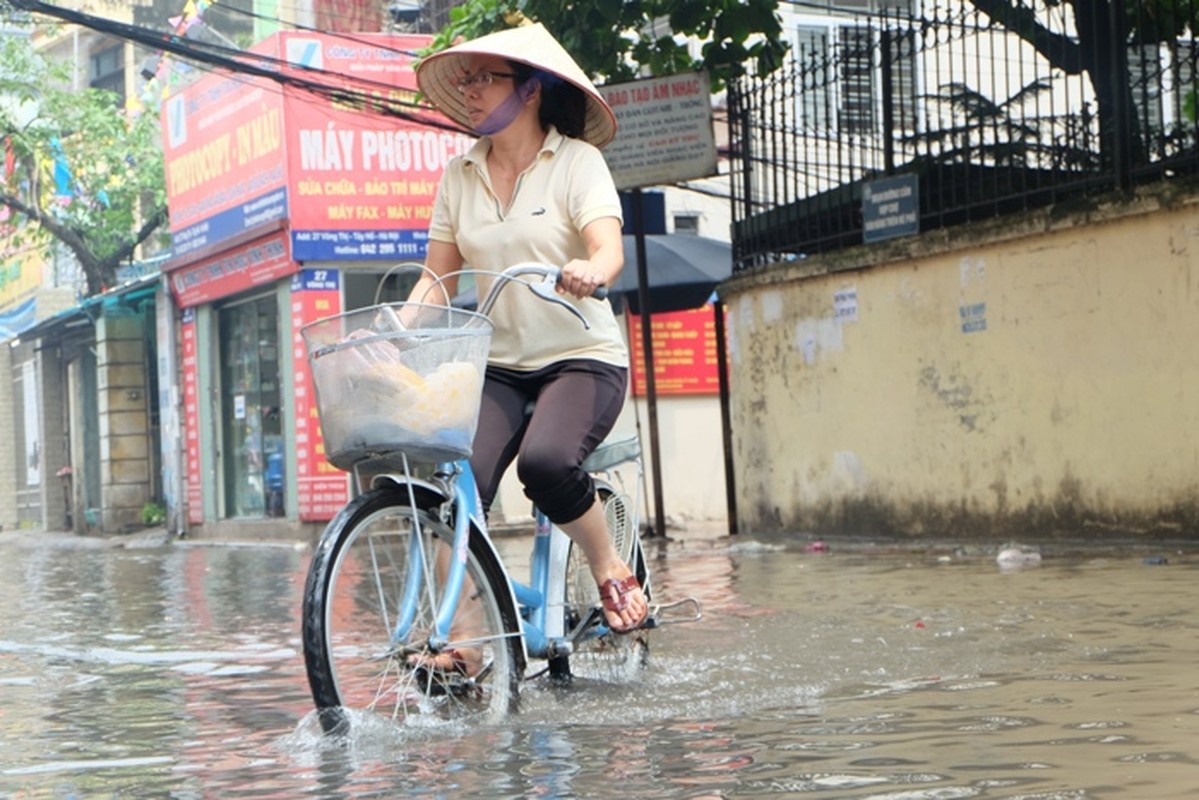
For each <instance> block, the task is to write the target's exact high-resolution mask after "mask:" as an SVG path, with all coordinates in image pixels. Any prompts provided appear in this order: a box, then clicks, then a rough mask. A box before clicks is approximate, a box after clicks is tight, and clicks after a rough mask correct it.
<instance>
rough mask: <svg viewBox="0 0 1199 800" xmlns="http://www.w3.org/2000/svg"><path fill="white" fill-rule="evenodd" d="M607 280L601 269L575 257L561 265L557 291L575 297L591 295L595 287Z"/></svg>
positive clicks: (594, 291) (602, 284)
mask: <svg viewBox="0 0 1199 800" xmlns="http://www.w3.org/2000/svg"><path fill="white" fill-rule="evenodd" d="M607 282H608V279H607V276H606V275H605V274H604V272H603V270H601V269H600V268H599V267H597V266H596V265H595V264H593V263H591V262H590V261H587V260H585V259H581V258H576V259H574V260H573V261H569V262H567V263H566V265H565V266H563V267H562V274H561V277H560V278H559V279H558V293H559V294H570V295H574V296H575V297H579V298H582V297H591V296H592V295H593V294H595V293H596V289H598V288H599V287H601V286H604V285H605V284H606V283H607Z"/></svg>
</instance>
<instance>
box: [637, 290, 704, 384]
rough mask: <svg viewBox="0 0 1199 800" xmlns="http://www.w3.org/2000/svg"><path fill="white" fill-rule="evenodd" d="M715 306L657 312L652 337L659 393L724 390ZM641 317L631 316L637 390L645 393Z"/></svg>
mask: <svg viewBox="0 0 1199 800" xmlns="http://www.w3.org/2000/svg"><path fill="white" fill-rule="evenodd" d="M712 313H713V312H712V306H710V305H707V306H703V307H701V308H696V309H691V310H689V311H671V312H667V313H662V314H653V315H652V316H651V318H650V338H651V341H652V342H653V348H654V388H655V389H656V390H657V393H658V394H675V395H680V394H715V393H717V392H719V391H720V380H719V377H718V374H717V369H716V321H715V319H713V317H712ZM641 330H642V327H641V317H639V316H636V315H630V316H629V349H630V350H631V351H632V378H633V394H634V395H635V396H637V397H645V395H646V380H645V352H644V349H643V347H642V338H641V336H642V334H641Z"/></svg>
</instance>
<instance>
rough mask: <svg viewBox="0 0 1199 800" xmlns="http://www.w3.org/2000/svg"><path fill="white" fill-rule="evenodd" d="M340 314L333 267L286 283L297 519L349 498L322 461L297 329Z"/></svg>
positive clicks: (311, 517)
mask: <svg viewBox="0 0 1199 800" xmlns="http://www.w3.org/2000/svg"><path fill="white" fill-rule="evenodd" d="M338 313H341V275H340V273H339V272H338V271H337V270H335V269H306V270H302V271H301V272H300V273H299V274H297V275H296V276H295V277H294V278H293V279H292V285H291V318H292V367H293V369H294V374H295V376H296V387H295V407H296V480H297V481H298V484H299V501H300V502H299V504H300V519H302V520H305V521H324V520H329V519H333V516H334V515H335V514H336V513H337V512H338V511H339V510H340V509H341V507H342V506H343V505H345V504H346V503H347V502H349V500H350V480H349V476H348V475H347V474H346V473H345V472H342V471H341V470H339V469H337V468H336V467H334V466H333V465H332V464H330V463H329V462H328V461H327V460H326V459H325V442H324V439H323V438H322V437H321V426H320V416H319V414H318V412H317V405H316V391H315V389H314V388H313V385H312V372H311V370H309V368H308V351H307V348H306V347H305V346H304V337H303V336H302V335H301V333H300V331H301V329H302V328H303V327H304V326H305V325H307V324H308V323H310V322H315V321H316V320H318V319H321V318H322V317H328V316H332V315H334V314H338Z"/></svg>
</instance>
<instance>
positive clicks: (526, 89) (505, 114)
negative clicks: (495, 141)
mask: <svg viewBox="0 0 1199 800" xmlns="http://www.w3.org/2000/svg"><path fill="white" fill-rule="evenodd" d="M537 85H538V84H537V79H536V78H533V79H530V80H528V81H525V82H524V83H522V84H521V85H520V86H519V87H517V89H516V91H515V92H513V93H512V94H510V95H508V96H507V97H506V98H505V99H504V102H502V103H500V104H499V105H498V106H496V107H495V110H493V111H492V112H491V113H490V114H488V115H487V117H486V118H485V119H484V120H483V121H482V122H480V123H479V124H478V126H476V127H475V130H476V131H477V132H478V133H481V134H483V135H484V136H490V135H491V134H493V133H499V132H500V131H502V130H503V129H504V128H507V127H508V126H509V125H511V124H512V123H513V121H515V120H516V118H517V117H519V116H520V112H521V111H523V110H524V107H525V101H526V100H528V99H529V96H530V95H532V94H533V90H534V89H535V88H536V86H537Z"/></svg>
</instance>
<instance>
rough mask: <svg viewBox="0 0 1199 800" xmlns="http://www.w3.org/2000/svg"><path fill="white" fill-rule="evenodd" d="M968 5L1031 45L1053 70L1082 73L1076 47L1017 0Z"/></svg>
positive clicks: (982, 0)
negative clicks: (1041, 21) (1054, 68)
mask: <svg viewBox="0 0 1199 800" xmlns="http://www.w3.org/2000/svg"><path fill="white" fill-rule="evenodd" d="M1083 1H1084V2H1093V0H1083ZM970 3H971V4H972V5H973V6H974V7H975V8H977V9H978V10H979V11H981V12H982V13H984V14H986V15H987V16H988V17H990V18H991V19H992V20H994V21H995V22H998V23H999V24H1000V25H1002V26H1003V27H1005V28H1007V29H1008V30H1009V31H1011V32H1012V33H1014V34H1016V35H1017V36H1019V37H1020V38H1021V39H1023V40H1024V41H1026V42H1028V43H1029V44H1030V45H1032V46H1033V48H1034V49H1035V50H1036V51H1037V52H1038V53H1040V54H1041V55H1042V56H1043V57H1044V58H1045V59H1046V60H1047V61H1048V62H1049V63H1050V64H1052V65H1053V66H1055V67H1057V68H1059V69H1061V70H1064V71H1065V72H1067V73H1068V74H1070V75H1079V74H1081V73H1082V72H1083V71H1084V70H1085V69H1086V66H1085V64H1084V63H1083V58H1082V51H1081V48H1080V47H1079V46H1078V43H1077V42H1076V41H1074V40H1073V39H1071V38H1070V37H1069V36H1065V35H1063V34H1060V33H1054V32H1053V31H1051V30H1050V29H1049V28H1046V27H1045V26H1044V25H1042V24H1041V23H1040V22H1039V21H1038V20H1037V16H1036V13H1035V12H1034V11H1033V9H1031V8H1029V7H1028V6H1026V5H1024V3H1023V2H1021V0H970ZM1071 5H1073V3H1072V2H1071Z"/></svg>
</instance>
